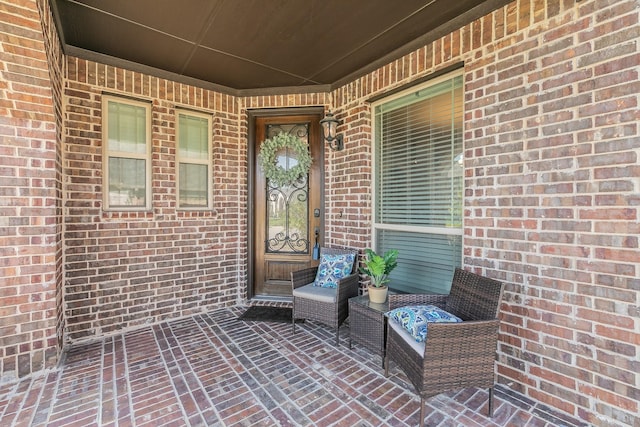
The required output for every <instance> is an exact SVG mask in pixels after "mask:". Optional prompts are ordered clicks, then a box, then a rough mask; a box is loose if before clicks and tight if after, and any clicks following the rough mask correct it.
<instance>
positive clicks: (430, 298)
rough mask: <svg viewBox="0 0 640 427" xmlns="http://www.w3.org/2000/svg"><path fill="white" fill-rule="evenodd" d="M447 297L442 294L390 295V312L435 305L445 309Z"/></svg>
mask: <svg viewBox="0 0 640 427" xmlns="http://www.w3.org/2000/svg"><path fill="white" fill-rule="evenodd" d="M447 297H448V295H440V294H389V310H393V309H394V308H398V307H404V306H407V305H435V306H436V307H439V308H442V309H444V306H445V305H446V303H447Z"/></svg>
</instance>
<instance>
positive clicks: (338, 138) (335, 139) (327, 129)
mask: <svg viewBox="0 0 640 427" xmlns="http://www.w3.org/2000/svg"><path fill="white" fill-rule="evenodd" d="M338 123H340V122H339V121H338V119H336V118H335V117H334V116H333V113H332V112H331V111H329V112H327V114H326V115H325V116H324V119H322V120H320V124H321V125H322V134H323V135H324V139H325V141H327V145H329V148H331V149H332V150H334V151H340V150H342V149H343V148H344V142H343V141H342V134H340V135H336V128H337V127H338Z"/></svg>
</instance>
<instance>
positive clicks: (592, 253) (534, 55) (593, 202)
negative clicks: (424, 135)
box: [332, 0, 640, 426]
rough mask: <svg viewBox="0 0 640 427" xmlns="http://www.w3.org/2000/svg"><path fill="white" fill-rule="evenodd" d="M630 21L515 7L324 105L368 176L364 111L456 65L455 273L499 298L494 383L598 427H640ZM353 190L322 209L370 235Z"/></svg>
mask: <svg viewBox="0 0 640 427" xmlns="http://www.w3.org/2000/svg"><path fill="white" fill-rule="evenodd" d="M639 11H640V3H639V2H638V1H580V2H574V1H553V0H547V1H529V0H520V1H516V2H513V3H511V4H509V5H508V6H506V7H504V8H502V9H499V10H497V11H495V12H494V13H492V14H490V15H488V16H485V17H484V18H482V19H479V20H477V21H475V22H473V23H471V24H470V25H467V26H465V27H464V28H461V29H460V30H459V31H456V32H454V33H452V34H450V35H447V36H446V37H443V38H441V39H439V40H435V41H433V43H431V44H429V45H427V46H425V47H424V48H422V49H419V50H417V51H415V52H413V53H411V54H409V55H406V56H405V57H404V58H401V59H400V60H398V61H395V62H393V63H390V64H388V65H386V66H384V67H382V68H380V69H379V70H376V71H375V72H373V73H371V74H369V75H367V76H364V77H363V78H361V79H359V80H357V81H354V82H353V83H350V84H348V85H346V86H344V87H342V88H340V89H338V90H336V91H335V92H334V94H333V95H334V99H333V102H334V104H335V105H336V108H337V111H338V114H339V115H340V116H341V117H344V118H346V121H347V123H345V125H344V128H345V134H346V135H347V139H346V146H347V147H350V146H354V145H357V146H358V147H360V150H359V151H358V153H361V154H364V153H366V154H364V157H362V162H363V166H361V170H362V171H363V172H364V171H365V170H367V168H368V167H369V164H370V161H369V158H368V155H369V154H368V150H369V148H368V147H369V146H370V140H371V138H370V133H369V129H368V128H369V126H370V123H371V117H370V111H369V110H368V109H367V108H366V105H367V104H366V100H367V99H369V98H371V97H372V96H379V95H381V94H384V93H385V92H387V91H389V90H391V89H394V88H397V87H401V86H403V85H406V84H409V83H410V82H411V81H412V80H416V79H418V78H420V77H423V76H426V75H428V74H430V73H433V72H435V71H438V70H441V69H443V68H445V67H447V66H451V65H454V64H456V63H459V62H460V61H463V62H464V73H465V82H466V83H465V128H466V133H465V191H466V193H465V223H464V227H465V238H464V262H463V263H464V267H465V268H468V269H471V270H474V271H477V272H479V273H483V274H486V275H489V276H492V277H496V278H498V279H500V280H502V281H504V282H505V284H506V294H505V300H504V304H503V306H502V310H501V318H502V321H503V323H502V329H501V337H500V344H499V360H498V379H499V381H500V382H502V383H505V384H509V385H510V386H511V387H513V388H514V389H516V390H518V391H520V392H522V393H524V394H526V395H528V396H531V397H533V398H534V399H536V400H538V401H541V402H543V403H546V404H547V405H549V406H553V407H556V408H558V409H561V410H563V411H565V412H567V413H569V414H571V415H574V416H577V417H580V418H582V419H584V420H587V421H588V422H590V423H592V424H594V425H607V426H609V425H639V424H640V418H639V417H638V415H637V414H638V411H639V410H640V408H639V406H638V401H639V397H640V394H639V391H638V383H639V377H638V372H640V362H639V360H640V352H639V351H640V346H639V345H640V333H639V332H638V331H639V330H640V310H639V309H638V307H639V305H640V296H639V294H640V293H639V292H638V290H639V289H640V280H639V279H638V277H640V249H639V243H638V233H639V232H640V222H639V216H638V204H639V201H640V198H639V196H638V194H639V191H640V167H639V166H638V156H639V155H640V143H639V141H640V139H639V136H640V135H639V133H640V132H639V129H638V118H639V117H640V109H639V108H638V101H639V93H640V83H639V80H638V72H639V70H640V67H639V65H640V46H638V34H639V33H640V25H639V23H638V15H639ZM360 111H362V115H363V117H362V118H361V117H360V116H359V115H358V112H360ZM346 170H347V169H346V168H345V169H344V171H346ZM351 176H352V178H348V177H347V179H345V182H348V186H349V187H350V190H349V191H348V192H347V193H348V194H349V196H348V197H347V196H345V197H341V196H340V195H338V194H334V198H335V199H342V200H341V201H340V202H339V201H338V200H336V201H335V202H334V204H333V205H332V209H336V208H338V206H340V205H341V203H353V205H354V206H362V209H360V210H359V214H360V217H359V218H360V219H359V220H358V222H360V224H361V225H365V224H366V223H368V222H369V221H370V218H371V212H370V208H369V205H370V202H369V197H370V193H369V191H368V186H367V185H364V187H365V189H366V191H364V193H363V192H362V190H363V188H362V187H361V183H362V184H364V183H366V182H367V181H368V177H366V173H365V177H364V179H363V178H362V177H361V175H360V173H359V171H353V172H352V175H351ZM347 199H348V200H349V201H347ZM335 213H336V212H335V211H333V212H332V214H335ZM364 229H365V230H366V227H365V228H364ZM354 239H355V237H354ZM365 241H366V239H365Z"/></svg>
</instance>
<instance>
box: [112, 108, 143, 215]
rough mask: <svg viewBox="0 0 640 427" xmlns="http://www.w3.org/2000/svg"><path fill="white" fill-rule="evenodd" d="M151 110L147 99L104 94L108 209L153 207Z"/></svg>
mask: <svg viewBox="0 0 640 427" xmlns="http://www.w3.org/2000/svg"><path fill="white" fill-rule="evenodd" d="M150 112H151V108H150V105H149V104H147V103H142V102H136V101H132V100H128V99H126V100H125V99H120V98H115V97H110V96H104V97H103V108H102V114H103V124H104V125H103V128H104V129H105V131H104V132H103V144H102V147H103V150H104V151H103V154H104V155H103V159H104V166H103V170H104V185H103V188H104V207H105V209H117V210H141V209H142V210H144V209H150V208H151V168H150V158H151V139H150V135H149V128H150V123H151V113H150Z"/></svg>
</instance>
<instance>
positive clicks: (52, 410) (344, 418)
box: [0, 307, 579, 427]
mask: <svg viewBox="0 0 640 427" xmlns="http://www.w3.org/2000/svg"><path fill="white" fill-rule="evenodd" d="M243 310H244V307H233V308H225V309H220V310H216V311H213V312H210V313H207V314H199V315H195V316H193V317H190V318H184V319H179V320H172V321H169V322H166V323H162V324H159V325H153V326H149V327H143V328H141V329H138V330H135V331H130V332H126V333H124V334H121V335H117V336H113V337H109V338H106V339H104V340H101V341H96V342H92V343H89V344H85V345H81V346H76V347H74V348H71V349H70V350H69V351H68V352H67V353H66V356H65V357H64V359H63V360H62V362H61V364H60V367H59V368H58V369H56V370H52V371H48V372H47V373H45V374H43V375H40V376H37V377H32V378H27V379H23V380H20V381H18V382H14V383H11V384H0V426H92V425H100V426H161V425H164V426H182V425H190V426H278V425H280V426H349V427H352V426H386V425H389V426H415V425H417V424H418V421H419V420H418V417H419V407H420V404H419V399H418V398H417V397H416V395H415V394H413V392H412V388H411V387H410V386H408V385H407V382H406V377H404V374H402V373H401V372H400V371H398V370H397V369H396V368H395V367H394V368H393V369H392V372H391V373H392V375H391V376H390V378H389V379H386V378H385V377H384V375H383V371H382V369H381V359H380V357H379V356H374V355H371V354H369V353H368V352H367V351H366V349H365V348H363V347H361V346H358V345H354V348H353V350H350V349H349V341H348V338H349V329H348V325H346V324H345V325H343V326H342V329H341V331H340V332H341V342H340V346H339V347H336V346H335V342H334V339H335V335H334V334H333V333H332V332H331V331H330V330H329V329H328V328H325V327H324V326H322V325H319V324H316V323H313V322H306V323H305V324H303V325H300V326H299V327H297V328H296V334H295V335H292V333H291V325H290V324H284V323H269V322H245V321H242V320H238V319H237V316H238V315H239V314H241V313H242V312H243ZM487 396H488V393H487V392H486V391H485V390H478V389H467V390H463V391H461V392H458V393H450V394H443V395H439V396H436V397H434V398H432V399H430V400H429V401H428V405H427V418H426V421H425V425H427V426H554V427H556V426H563V425H564V426H574V425H579V424H578V423H577V422H575V420H573V421H572V420H570V419H567V418H565V417H561V416H559V415H558V414H554V413H553V412H552V411H550V410H548V409H546V408H544V407H543V406H541V405H540V404H537V403H535V402H532V401H530V400H528V399H526V398H524V397H522V396H520V395H518V394H515V393H513V392H511V391H510V390H509V389H507V388H506V387H502V386H499V387H498V388H497V390H496V406H495V414H494V418H492V419H489V418H487V417H486V416H485V414H486V411H487Z"/></svg>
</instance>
